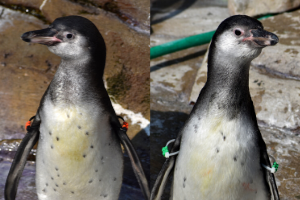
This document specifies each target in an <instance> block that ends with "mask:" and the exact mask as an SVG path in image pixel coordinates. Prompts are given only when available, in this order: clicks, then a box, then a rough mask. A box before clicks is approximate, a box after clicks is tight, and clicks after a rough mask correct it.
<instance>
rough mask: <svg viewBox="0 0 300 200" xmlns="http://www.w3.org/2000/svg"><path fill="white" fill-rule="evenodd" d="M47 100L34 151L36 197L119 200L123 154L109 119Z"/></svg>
mask: <svg viewBox="0 0 300 200" xmlns="http://www.w3.org/2000/svg"><path fill="white" fill-rule="evenodd" d="M45 104H47V106H46V107H47V110H45V111H44V112H43V113H42V114H41V120H42V123H41V125H40V138H39V144H38V150H37V175H36V182H37V191H38V195H39V198H40V199H97V198H99V196H100V195H102V196H107V197H108V196H109V197H108V198H107V199H117V196H118V193H119V189H120V187H121V183H122V170H123V157H122V151H121V148H120V144H119V143H118V141H117V140H116V137H115V135H113V132H112V129H111V126H110V124H109V123H108V117H107V116H105V114H103V113H102V112H101V110H99V109H97V108H93V107H75V106H73V107H72V106H67V107H64V108H63V107H55V106H53V105H52V104H51V103H50V102H46V103H45ZM43 119H44V120H43ZM104 182H106V183H104ZM101 184H102V185H101ZM96 197H97V198H96Z"/></svg>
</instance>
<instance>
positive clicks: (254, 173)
mask: <svg viewBox="0 0 300 200" xmlns="http://www.w3.org/2000/svg"><path fill="white" fill-rule="evenodd" d="M239 120H240V119H237V120H230V121H228V120H226V117H224V116H217V115H214V116H212V117H210V118H205V119H204V120H201V121H199V120H197V119H196V118H194V121H193V120H191V121H189V124H188V125H187V126H186V127H185V130H184V136H183V140H182V144H181V147H180V153H179V156H178V159H177V162H176V168H177V169H175V175H174V189H173V191H174V194H173V197H174V199H184V198H186V199H201V198H203V199H239V198H241V197H243V196H244V195H246V196H248V197H247V198H246V199H259V198H258V197H261V199H264V195H265V192H264V191H263V190H264V188H265V187H264V185H263V181H262V180H263V176H262V172H261V171H260V170H259V169H260V163H259V152H258V149H257V148H256V145H255V144H254V140H253V137H251V135H249V134H251V132H249V127H247V124H246V123H243V122H242V121H239ZM250 130H251V129H250ZM175 197H176V198H175ZM243 198H244V197H243Z"/></svg>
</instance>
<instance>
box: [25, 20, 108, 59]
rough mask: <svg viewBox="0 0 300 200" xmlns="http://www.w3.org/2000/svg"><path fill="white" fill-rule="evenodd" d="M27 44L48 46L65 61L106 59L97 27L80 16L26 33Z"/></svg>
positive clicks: (56, 21)
mask: <svg viewBox="0 0 300 200" xmlns="http://www.w3.org/2000/svg"><path fill="white" fill-rule="evenodd" d="M21 38H22V39H23V40H24V41H25V42H31V43H39V44H44V45H47V46H48V48H49V50H50V51H51V52H52V53H54V54H56V55H58V56H60V57H61V58H65V59H77V58H83V57H86V58H88V57H90V56H91V55H92V54H97V56H98V57H99V56H100V57H104V59H105V53H106V49H105V43H104V40H103V38H102V36H101V34H100V32H99V31H98V29H97V27H96V26H95V25H94V24H93V23H92V22H91V21H90V20H88V19H86V18H84V17H80V16H67V17H61V18H57V19H56V20H55V21H54V22H53V23H52V24H51V25H50V26H49V27H48V28H46V29H42V30H36V31H30V32H26V33H24V34H23V35H22V36H21Z"/></svg>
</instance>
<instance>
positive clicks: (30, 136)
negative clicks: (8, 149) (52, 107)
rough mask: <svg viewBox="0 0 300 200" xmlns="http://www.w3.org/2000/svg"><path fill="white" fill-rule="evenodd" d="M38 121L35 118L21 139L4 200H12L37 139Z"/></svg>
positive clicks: (7, 182)
mask: <svg viewBox="0 0 300 200" xmlns="http://www.w3.org/2000/svg"><path fill="white" fill-rule="evenodd" d="M39 126H40V120H39V119H38V117H35V119H34V121H33V123H32V125H31V128H30V130H29V131H28V132H27V134H26V135H25V137H24V138H23V140H22V142H21V144H20V146H19V148H18V150H17V152H16V154H15V157H14V160H13V163H12V165H11V167H10V170H9V173H8V176H7V179H6V183H5V189H4V196H5V200H14V199H15V197H16V194H17V190H18V184H19V180H20V178H21V176H22V172H23V170H24V167H25V164H26V160H27V157H28V154H29V153H30V150H31V149H32V147H33V146H34V145H35V144H36V142H37V141H38V139H39Z"/></svg>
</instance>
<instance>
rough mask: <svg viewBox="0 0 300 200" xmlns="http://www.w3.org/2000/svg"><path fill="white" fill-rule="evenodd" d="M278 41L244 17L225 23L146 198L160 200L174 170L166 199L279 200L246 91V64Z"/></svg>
mask: <svg viewBox="0 0 300 200" xmlns="http://www.w3.org/2000/svg"><path fill="white" fill-rule="evenodd" d="M277 43H278V37H277V36H276V35H275V34H273V33H270V32H267V31H265V30H264V29H263V26H262V24H261V22H259V21H258V20H256V19H253V18H251V17H248V16H245V15H236V16H232V17H229V18H227V19H226V20H224V21H223V22H222V23H221V24H220V25H219V27H218V29H217V30H216V33H215V34H214V36H213V38H212V41H211V45H210V48H209V55H208V73H207V82H206V84H205V86H204V87H203V89H202V90H201V92H200V95H199V97H198V99H197V102H196V104H195V106H194V108H193V110H192V112H191V114H190V117H189V119H188V120H187V122H186V123H185V125H184V127H183V128H182V130H181V131H180V132H179V134H178V136H177V139H176V141H175V143H174V146H173V148H172V152H175V151H178V150H179V148H180V151H179V155H178V156H177V158H175V157H171V158H170V159H167V160H166V162H165V164H164V166H163V168H162V170H161V172H160V174H159V175H158V178H157V180H156V183H155V185H154V187H153V190H152V193H151V198H150V199H160V196H161V195H162V192H163V188H164V185H165V184H166V180H167V177H168V174H169V172H170V171H171V169H172V168H173V166H174V165H175V171H174V179H173V187H172V192H171V193H172V194H171V199H173V200H183V199H187V200H188V199H189V200H190V199H195V200H196V199H212V200H218V199H222V200H232V199H243V200H255V199H257V200H264V199H265V200H267V199H268V200H270V199H279V195H278V191H277V187H276V183H275V178H274V175H273V174H271V173H270V172H269V171H267V170H266V169H265V168H263V167H262V164H264V165H266V166H270V161H269V157H268V154H267V149H266V145H265V142H264V140H263V138H262V136H261V133H260V131H259V128H258V125H257V120H256V115H255V111H254V106H253V102H252V100H251V97H250V92H249V68H250V62H251V61H252V60H253V59H254V58H256V57H257V56H258V55H259V54H260V53H261V50H262V49H263V48H264V47H266V46H272V45H275V44H277Z"/></svg>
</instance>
